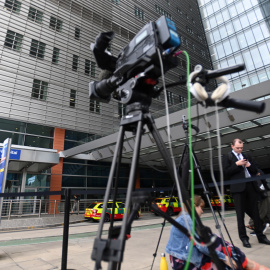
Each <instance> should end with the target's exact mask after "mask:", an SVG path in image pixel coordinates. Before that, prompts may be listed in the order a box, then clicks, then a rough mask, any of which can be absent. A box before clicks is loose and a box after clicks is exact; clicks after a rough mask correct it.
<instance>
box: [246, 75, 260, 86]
mask: <svg viewBox="0 0 270 270" xmlns="http://www.w3.org/2000/svg"><path fill="white" fill-rule="evenodd" d="M249 80H250V82H251V85H254V84H257V83H259V82H260V81H259V78H258V76H257V74H256V73H255V74H252V75H250V76H249Z"/></svg>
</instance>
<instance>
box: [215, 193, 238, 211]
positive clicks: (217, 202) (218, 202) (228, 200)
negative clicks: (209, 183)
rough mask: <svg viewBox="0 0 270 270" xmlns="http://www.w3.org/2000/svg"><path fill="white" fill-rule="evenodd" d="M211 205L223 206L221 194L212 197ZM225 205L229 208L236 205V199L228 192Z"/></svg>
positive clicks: (225, 196)
mask: <svg viewBox="0 0 270 270" xmlns="http://www.w3.org/2000/svg"><path fill="white" fill-rule="evenodd" d="M211 205H212V206H217V207H221V200H220V198H219V196H214V197H213V198H212V199H211ZM224 206H225V209H228V208H230V207H234V199H233V197H232V196H230V195H227V194H225V195H224Z"/></svg>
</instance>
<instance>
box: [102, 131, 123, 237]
mask: <svg viewBox="0 0 270 270" xmlns="http://www.w3.org/2000/svg"><path fill="white" fill-rule="evenodd" d="M124 133H125V131H124V127H123V126H120V129H119V134H118V139H117V143H116V147H115V149H116V151H115V152H114V156H113V160H112V166H111V170H110V174H109V179H108V183H107V188H106V192H105V196H104V202H103V205H104V206H106V205H107V202H108V200H109V196H110V192H111V187H112V183H113V177H114V173H115V168H116V162H117V157H118V155H119V152H120V149H121V148H122V145H123V142H124ZM105 215H106V211H102V214H101V218H100V221H99V227H98V232H97V238H101V235H102V230H103V225H104V221H105Z"/></svg>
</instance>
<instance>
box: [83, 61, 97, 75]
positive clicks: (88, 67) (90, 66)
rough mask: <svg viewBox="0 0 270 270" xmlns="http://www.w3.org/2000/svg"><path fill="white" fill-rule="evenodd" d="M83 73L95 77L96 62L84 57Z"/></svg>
mask: <svg viewBox="0 0 270 270" xmlns="http://www.w3.org/2000/svg"><path fill="white" fill-rule="evenodd" d="M84 73H85V74H87V75H89V74H91V77H96V62H93V61H90V60H88V59H85V67H84Z"/></svg>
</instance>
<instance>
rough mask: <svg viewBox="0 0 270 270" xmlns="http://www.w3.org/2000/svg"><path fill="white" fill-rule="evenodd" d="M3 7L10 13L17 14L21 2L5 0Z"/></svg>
mask: <svg viewBox="0 0 270 270" xmlns="http://www.w3.org/2000/svg"><path fill="white" fill-rule="evenodd" d="M5 7H6V8H7V9H8V10H9V11H12V12H16V13H19V12H20V8H21V2H19V1H17V0H6V2H5Z"/></svg>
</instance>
